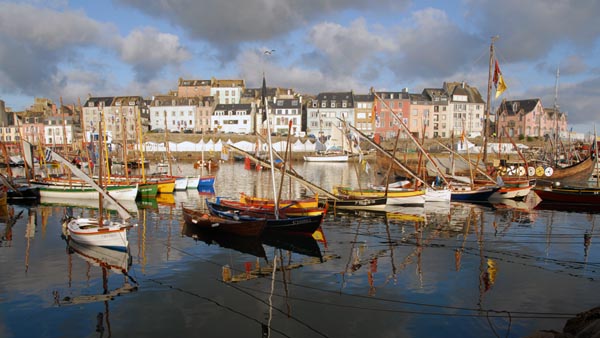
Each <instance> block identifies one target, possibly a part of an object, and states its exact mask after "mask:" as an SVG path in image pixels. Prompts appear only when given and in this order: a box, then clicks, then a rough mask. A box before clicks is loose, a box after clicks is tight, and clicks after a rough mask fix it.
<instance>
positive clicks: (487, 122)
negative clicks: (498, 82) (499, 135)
mask: <svg viewBox="0 0 600 338" xmlns="http://www.w3.org/2000/svg"><path fill="white" fill-rule="evenodd" d="M498 38H499V36H497V35H496V36H493V37H492V43H490V62H489V68H488V83H487V102H486V109H485V127H484V132H483V165H485V166H486V168H487V140H488V136H489V134H490V109H491V108H490V104H491V97H490V96H491V92H492V67H493V64H494V41H496V40H498Z"/></svg>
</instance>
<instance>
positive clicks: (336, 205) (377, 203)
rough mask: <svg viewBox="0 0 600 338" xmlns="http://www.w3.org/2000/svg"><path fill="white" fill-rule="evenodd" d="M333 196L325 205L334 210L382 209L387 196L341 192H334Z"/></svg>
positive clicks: (385, 203)
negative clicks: (367, 195)
mask: <svg viewBox="0 0 600 338" xmlns="http://www.w3.org/2000/svg"><path fill="white" fill-rule="evenodd" d="M335 197H336V198H335V199H328V200H327V205H328V206H329V207H332V208H333V209H335V210H337V209H340V210H371V211H382V210H384V209H385V207H386V205H387V197H356V196H354V197H353V196H345V195H341V194H336V195H335Z"/></svg>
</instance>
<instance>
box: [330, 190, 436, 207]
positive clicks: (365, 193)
mask: <svg viewBox="0 0 600 338" xmlns="http://www.w3.org/2000/svg"><path fill="white" fill-rule="evenodd" d="M334 194H339V195H343V196H348V197H351V198H357V199H360V198H363V199H364V198H385V197H386V196H387V204H388V205H410V204H423V203H425V191H424V190H398V189H392V190H388V191H387V194H386V191H385V189H359V190H353V189H350V188H347V187H335V188H334Z"/></svg>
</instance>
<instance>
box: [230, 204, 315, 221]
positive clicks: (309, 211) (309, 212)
mask: <svg viewBox="0 0 600 338" xmlns="http://www.w3.org/2000/svg"><path fill="white" fill-rule="evenodd" d="M219 203H220V204H222V205H224V206H228V207H232V208H234V209H237V210H243V211H244V212H246V213H252V214H253V215H256V216H257V217H266V218H268V217H269V216H272V215H273V213H274V212H275V206H271V205H266V206H254V205H248V204H245V203H242V202H239V201H232V200H227V199H219ZM325 211H326V209H325V208H320V207H317V208H292V207H284V208H280V209H279V212H280V214H281V215H283V216H284V217H300V216H319V215H322V214H323V213H324V212H325Z"/></svg>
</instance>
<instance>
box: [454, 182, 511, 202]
mask: <svg viewBox="0 0 600 338" xmlns="http://www.w3.org/2000/svg"><path fill="white" fill-rule="evenodd" d="M498 189H499V187H493V186H489V187H480V188H476V189H473V190H471V189H465V190H459V189H452V196H451V200H452V201H464V202H487V201H488V200H489V198H490V197H491V196H492V195H493V194H494V193H495V192H496V191H497V190H498Z"/></svg>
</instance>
